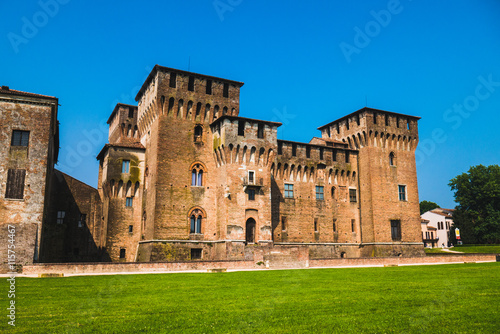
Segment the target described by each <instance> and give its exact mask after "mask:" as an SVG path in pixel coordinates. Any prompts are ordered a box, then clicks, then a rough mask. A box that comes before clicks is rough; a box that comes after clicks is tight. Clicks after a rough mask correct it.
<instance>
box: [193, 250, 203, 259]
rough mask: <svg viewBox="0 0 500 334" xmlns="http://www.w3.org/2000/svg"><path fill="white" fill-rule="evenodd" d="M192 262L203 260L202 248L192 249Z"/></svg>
mask: <svg viewBox="0 0 500 334" xmlns="http://www.w3.org/2000/svg"><path fill="white" fill-rule="evenodd" d="M191 260H201V248H191Z"/></svg>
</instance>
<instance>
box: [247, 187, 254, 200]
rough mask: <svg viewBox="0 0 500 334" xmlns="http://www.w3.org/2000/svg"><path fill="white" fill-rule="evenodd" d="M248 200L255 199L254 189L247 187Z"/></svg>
mask: <svg viewBox="0 0 500 334" xmlns="http://www.w3.org/2000/svg"><path fill="white" fill-rule="evenodd" d="M248 200H249V201H255V189H248Z"/></svg>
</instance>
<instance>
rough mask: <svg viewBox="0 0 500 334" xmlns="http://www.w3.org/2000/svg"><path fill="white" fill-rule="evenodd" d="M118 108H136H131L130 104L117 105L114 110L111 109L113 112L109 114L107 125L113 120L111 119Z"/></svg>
mask: <svg viewBox="0 0 500 334" xmlns="http://www.w3.org/2000/svg"><path fill="white" fill-rule="evenodd" d="M120 107H127V108H130V107H134V108H138V107H137V106H133V105H131V104H125V103H117V104H116V106H115V109H113V112H112V113H111V115H110V116H109V118H108V121H107V122H106V123H107V124H109V123H111V120H112V119H113V117H114V116H115V114H116V112H117V111H118V109H119V108H120Z"/></svg>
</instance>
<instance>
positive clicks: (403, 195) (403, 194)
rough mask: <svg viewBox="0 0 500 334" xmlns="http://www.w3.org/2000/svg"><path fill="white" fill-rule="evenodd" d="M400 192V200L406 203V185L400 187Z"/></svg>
mask: <svg viewBox="0 0 500 334" xmlns="http://www.w3.org/2000/svg"><path fill="white" fill-rule="evenodd" d="M398 192H399V200H400V201H406V186H405V185H399V186H398Z"/></svg>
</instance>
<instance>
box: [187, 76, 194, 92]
mask: <svg viewBox="0 0 500 334" xmlns="http://www.w3.org/2000/svg"><path fill="white" fill-rule="evenodd" d="M188 90H189V91H190V92H192V91H194V77H192V76H190V77H189V81H188Z"/></svg>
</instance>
